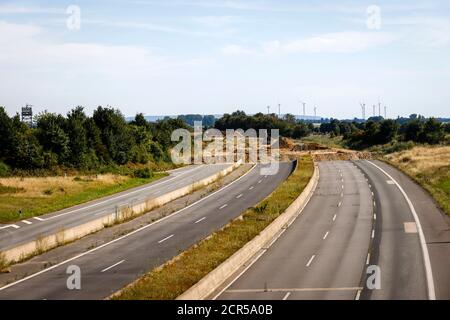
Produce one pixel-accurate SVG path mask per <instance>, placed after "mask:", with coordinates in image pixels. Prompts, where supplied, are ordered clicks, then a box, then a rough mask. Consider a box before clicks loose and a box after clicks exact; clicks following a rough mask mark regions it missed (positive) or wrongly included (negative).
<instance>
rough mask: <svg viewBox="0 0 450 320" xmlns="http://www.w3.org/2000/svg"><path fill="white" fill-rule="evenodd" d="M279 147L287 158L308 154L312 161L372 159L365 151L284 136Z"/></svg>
mask: <svg viewBox="0 0 450 320" xmlns="http://www.w3.org/2000/svg"><path fill="white" fill-rule="evenodd" d="M280 149H281V154H282V155H284V156H285V157H287V158H296V157H298V156H301V155H304V154H310V155H311V156H312V157H313V159H314V161H330V160H359V159H372V154H371V153H370V152H367V151H354V150H348V149H340V148H329V147H326V146H323V145H321V144H318V143H314V142H302V143H297V142H295V141H293V140H291V139H289V138H284V137H282V138H281V139H280Z"/></svg>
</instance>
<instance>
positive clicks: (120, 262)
mask: <svg viewBox="0 0 450 320" xmlns="http://www.w3.org/2000/svg"><path fill="white" fill-rule="evenodd" d="M124 261H125V260H121V261H119V262H117V263H114V264H113V265H112V266H109V267H107V268H105V269H103V270H102V271H101V272H105V271H108V270H109V269H112V268H114V267H116V266H118V265H119V264H122V263H123V262H124Z"/></svg>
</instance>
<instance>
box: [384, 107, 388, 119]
mask: <svg viewBox="0 0 450 320" xmlns="http://www.w3.org/2000/svg"><path fill="white" fill-rule="evenodd" d="M386 109H387V106H386V105H385V106H384V118H385V119H386V117H387V112H386Z"/></svg>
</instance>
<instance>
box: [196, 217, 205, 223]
mask: <svg viewBox="0 0 450 320" xmlns="http://www.w3.org/2000/svg"><path fill="white" fill-rule="evenodd" d="M205 219H206V217H203V218H201V219H198V220H197V221H195V222H194V223H195V224H197V223H199V222H202V221H203V220H205Z"/></svg>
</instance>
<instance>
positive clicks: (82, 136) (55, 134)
mask: <svg viewBox="0 0 450 320" xmlns="http://www.w3.org/2000/svg"><path fill="white" fill-rule="evenodd" d="M34 121H35V122H34V125H33V126H32V127H29V126H28V125H26V124H25V123H23V122H21V121H20V116H19V115H18V114H16V115H15V116H13V117H9V116H8V114H7V112H6V110H5V109H4V108H3V107H0V146H1V148H0V162H3V163H4V164H6V165H8V166H10V167H11V168H17V169H26V170H30V169H50V168H52V167H55V166H67V167H73V168H77V169H95V168H98V167H99V166H102V165H123V164H126V163H130V162H132V163H142V164H145V163H148V162H149V161H152V162H155V163H157V162H169V161H170V156H169V152H168V150H169V148H170V146H171V144H172V142H171V139H170V137H171V133H172V131H173V130H175V129H177V128H188V126H187V125H186V124H185V123H184V122H183V121H182V120H180V119H165V120H161V121H157V122H156V123H150V122H148V121H146V120H145V118H144V116H143V115H142V114H137V115H136V117H135V119H134V120H133V121H131V122H126V120H125V118H124V116H123V115H122V113H121V112H120V111H119V110H117V109H114V108H109V107H107V108H104V107H101V106H99V107H98V108H97V109H96V110H95V111H94V113H93V115H92V116H87V115H86V114H85V112H84V109H83V107H76V108H74V109H72V110H71V111H70V112H69V113H67V115H66V116H62V115H60V114H55V113H48V112H44V113H41V114H39V115H37V116H36V117H35V119H34Z"/></svg>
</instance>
